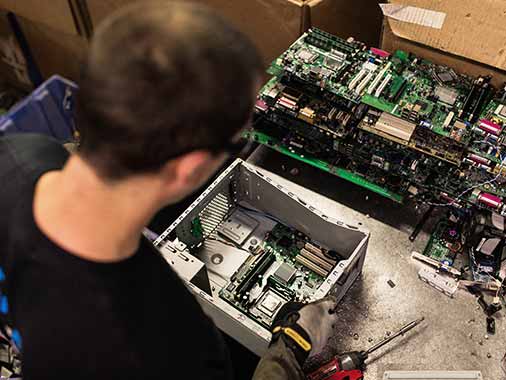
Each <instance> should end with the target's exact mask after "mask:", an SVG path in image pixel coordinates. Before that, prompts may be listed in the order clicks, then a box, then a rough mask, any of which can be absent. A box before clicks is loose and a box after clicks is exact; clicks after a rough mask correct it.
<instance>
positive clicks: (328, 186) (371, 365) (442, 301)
mask: <svg viewBox="0 0 506 380" xmlns="http://www.w3.org/2000/svg"><path fill="white" fill-rule="evenodd" d="M248 162H251V163H253V164H255V165H257V166H259V167H261V168H263V169H266V170H267V171H269V172H270V173H273V174H274V175H275V178H276V180H279V181H280V183H281V184H283V182H286V181H287V180H289V181H291V182H294V183H296V184H297V185H300V186H302V187H304V189H301V191H302V192H303V194H304V196H305V201H309V202H311V201H312V200H314V201H315V204H313V206H314V207H316V208H318V209H320V210H330V209H333V210H335V211H336V213H337V215H339V217H340V219H341V220H343V221H346V222H348V223H350V224H354V225H358V224H362V225H363V226H364V227H365V228H367V229H368V230H369V231H370V233H371V236H370V241H369V248H368V253H367V256H366V260H365V265H364V269H363V273H362V275H361V277H360V278H359V279H358V280H357V282H356V283H355V284H354V285H353V287H352V288H351V290H350V291H349V292H348V294H347V295H346V296H345V298H344V299H343V301H342V302H341V303H340V307H339V320H340V322H339V323H338V325H337V326H336V330H335V336H334V338H333V339H332V340H331V341H330V343H329V346H328V347H327V349H326V351H325V352H324V353H323V354H322V355H321V356H320V357H318V358H315V359H313V360H311V361H310V363H309V367H313V366H314V365H316V364H318V363H322V362H323V361H324V360H327V359H329V358H330V357H331V355H333V354H334V355H335V354H337V353H340V352H344V351H349V350H362V349H366V348H368V347H369V346H371V345H372V344H374V343H375V342H377V341H378V340H380V339H382V338H384V337H385V336H386V335H387V334H389V332H393V331H395V330H397V329H398V328H400V327H402V326H403V325H404V324H406V323H408V322H410V321H412V320H414V319H417V318H419V317H420V316H424V317H425V321H424V322H423V323H422V325H420V326H418V327H416V328H415V329H414V330H412V331H411V332H409V333H407V334H406V335H405V336H404V337H400V338H398V339H397V340H394V341H393V342H392V343H391V344H390V345H388V346H386V347H383V348H382V349H381V350H379V351H378V352H377V353H376V354H373V355H371V358H370V359H369V361H368V366H367V370H366V373H365V379H366V380H367V379H371V380H375V379H378V380H379V379H382V377H383V372H384V371H385V370H448V371H456V370H461V371H462V370H480V371H481V373H482V375H483V378H484V379H490V380H499V379H506V375H505V374H504V373H503V371H502V370H501V366H500V360H501V359H502V357H503V355H504V354H505V352H506V341H505V339H504V338H505V336H506V335H505V328H506V323H505V322H504V310H501V311H499V312H498V313H497V314H496V315H495V318H496V333H495V335H491V336H488V335H487V333H486V322H485V314H484V313H483V311H482V309H481V308H480V307H479V306H478V304H477V302H476V299H475V297H474V296H472V295H470V294H469V293H467V292H465V291H463V290H458V291H457V293H456V294H455V297H454V298H449V297H447V296H446V295H444V294H443V293H440V292H438V291H437V290H435V289H433V288H432V287H430V286H429V285H427V284H425V283H423V282H422V281H421V280H419V279H418V274H417V273H418V270H419V268H420V265H422V264H419V263H416V262H415V261H414V260H413V259H411V257H410V256H411V252H412V251H413V250H416V251H418V252H421V251H422V250H423V248H424V246H425V244H426V243H427V239H428V233H427V229H430V227H431V225H433V223H434V220H435V217H436V216H433V217H431V219H429V221H428V223H427V224H426V227H425V229H424V230H423V231H422V232H421V233H420V235H419V237H418V238H417V239H416V240H415V241H414V242H413V243H412V242H410V241H409V239H408V236H409V234H410V233H411V231H412V229H413V227H414V226H415V224H416V222H417V221H418V219H419V218H420V216H421V215H420V214H421V211H417V210H415V209H414V208H413V207H411V208H410V207H406V206H402V205H399V204H396V203H394V202H392V201H390V200H388V199H386V198H383V197H381V196H379V195H376V194H374V193H372V192H370V191H368V190H366V189H362V188H360V187H359V186H356V185H353V184H351V183H349V182H347V181H344V180H341V179H339V178H337V177H335V176H332V175H330V174H328V173H325V172H322V171H320V170H318V169H315V168H312V167H310V166H309V165H306V164H304V163H302V162H299V161H296V160H293V159H291V158H289V157H286V156H283V155H281V154H278V153H276V152H274V151H272V150H270V149H268V148H266V147H259V148H257V149H256V150H255V151H254V152H253V154H252V155H251V156H250V158H249V159H248ZM313 191H314V192H317V193H319V194H322V195H324V197H315V194H314V192H313ZM388 280H392V281H393V282H394V283H395V287H393V288H392V287H391V286H390V285H389V284H388V283H387V281H388Z"/></svg>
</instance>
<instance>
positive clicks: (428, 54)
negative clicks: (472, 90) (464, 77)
mask: <svg viewBox="0 0 506 380" xmlns="http://www.w3.org/2000/svg"><path fill="white" fill-rule="evenodd" d="M389 6H390V7H392V6H393V7H394V8H393V9H390V10H391V11H392V12H390V13H388V12H387V15H388V14H390V16H389V17H386V18H385V22H384V26H383V33H382V47H383V48H384V49H385V50H389V51H392V50H396V49H402V50H406V51H410V52H413V53H414V54H417V55H419V56H422V57H424V58H427V59H430V60H432V61H434V62H436V63H440V64H445V65H448V66H451V67H454V68H455V69H457V70H459V71H461V72H464V73H467V74H470V75H475V76H476V75H482V74H491V75H494V77H495V78H494V84H496V85H498V84H500V82H503V81H504V80H505V79H506V77H505V73H506V72H505V71H504V69H506V45H505V43H504V41H506V29H505V28H504V15H505V14H506V2H504V1H495V0H466V1H460V0H445V1H439V0H391V4H389Z"/></svg>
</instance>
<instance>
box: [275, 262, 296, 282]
mask: <svg viewBox="0 0 506 380" xmlns="http://www.w3.org/2000/svg"><path fill="white" fill-rule="evenodd" d="M295 273H297V269H295V268H294V267H292V266H291V265H290V264H287V263H282V264H281V265H280V266H279V268H278V269H277V270H276V272H274V275H273V276H274V277H275V278H276V279H277V280H278V281H279V282H281V283H283V284H289V283H290V281H291V280H292V278H293V276H294V275H295Z"/></svg>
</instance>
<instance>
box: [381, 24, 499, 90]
mask: <svg viewBox="0 0 506 380" xmlns="http://www.w3.org/2000/svg"><path fill="white" fill-rule="evenodd" d="M381 48H382V49H384V50H386V51H389V52H393V51H395V50H404V51H407V52H411V53H413V54H415V55H416V56H419V57H422V58H425V59H428V60H430V61H432V62H434V63H437V64H440V65H445V66H449V67H452V68H454V69H455V70H457V71H458V72H461V73H464V74H468V75H471V76H473V77H477V76H480V75H492V84H493V85H494V86H496V87H499V86H502V85H503V84H504V82H506V72H505V71H504V70H500V69H498V68H495V67H493V66H490V65H485V64H483V63H479V62H476V61H473V60H470V59H468V58H465V57H459V56H457V55H454V54H451V53H445V52H443V51H441V50H438V49H435V48H433V47H430V46H427V45H422V44H420V43H418V42H414V41H410V40H408V39H405V38H401V37H399V36H397V35H396V34H395V33H394V31H393V30H392V28H391V27H390V24H389V23H388V21H385V22H384V23H383V31H382V36H381Z"/></svg>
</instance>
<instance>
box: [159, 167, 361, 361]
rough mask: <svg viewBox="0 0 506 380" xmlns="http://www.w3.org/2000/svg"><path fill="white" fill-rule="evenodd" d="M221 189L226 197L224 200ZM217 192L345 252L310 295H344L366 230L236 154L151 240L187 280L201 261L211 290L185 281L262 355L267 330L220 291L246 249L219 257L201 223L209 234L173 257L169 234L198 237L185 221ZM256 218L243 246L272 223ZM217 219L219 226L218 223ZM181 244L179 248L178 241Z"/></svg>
mask: <svg viewBox="0 0 506 380" xmlns="http://www.w3.org/2000/svg"><path fill="white" fill-rule="evenodd" d="M224 194H225V197H226V199H227V201H226V202H225V201H223V196H224ZM217 197H221V198H222V200H220V202H221V203H222V204H224V203H227V204H228V202H229V201H230V202H231V203H234V202H240V203H241V204H243V205H245V206H248V207H253V208H256V209H259V210H261V211H264V212H266V213H268V214H269V215H271V216H273V217H275V218H277V219H279V220H281V221H282V222H284V223H285V224H287V225H289V226H292V227H294V228H296V229H298V230H300V231H301V232H303V233H305V234H306V235H308V236H309V237H310V238H311V239H313V240H315V241H317V242H318V243H321V244H322V245H323V246H325V247H326V248H328V249H333V250H336V251H337V252H339V253H340V254H341V255H342V256H344V257H346V259H345V260H342V261H340V262H339V263H338V265H336V266H335V267H334V268H333V269H332V270H331V272H330V273H329V275H328V276H327V277H326V278H325V281H323V283H322V284H321V285H320V286H319V287H318V289H317V290H316V291H315V293H314V294H313V296H312V299H313V300H316V299H320V298H322V297H324V296H326V295H328V294H330V293H332V294H335V295H336V296H337V297H338V299H340V298H341V297H343V296H344V294H345V293H346V291H347V290H348V289H349V288H350V287H351V285H352V284H353V282H354V281H355V280H356V278H357V277H358V275H359V274H360V271H361V269H362V266H363V263H364V258H365V253H366V250H367V244H368V238H369V234H368V232H367V231H365V230H362V229H359V228H356V227H352V226H349V225H347V224H345V223H343V222H340V221H338V218H337V217H336V216H337V215H335V214H332V213H331V212H327V213H326V214H324V213H322V212H321V211H319V210H318V209H317V208H316V207H314V206H313V205H312V203H311V202H308V201H304V199H303V197H302V196H301V195H300V194H299V191H298V190H297V189H296V188H294V189H291V185H290V184H289V183H288V184H284V186H281V185H280V184H278V183H276V181H274V180H273V179H272V178H271V177H269V176H268V175H267V173H266V172H264V171H263V170H262V169H260V168H258V167H255V166H254V165H250V164H246V163H244V162H243V161H241V160H236V161H235V162H234V163H233V164H232V165H231V166H230V167H229V168H228V169H227V170H225V171H224V172H223V173H222V174H221V175H220V176H219V177H218V178H217V179H216V180H215V181H214V182H213V183H212V184H211V186H210V187H209V188H208V189H206V190H205V191H204V192H203V193H202V194H201V195H200V196H199V197H198V198H197V199H196V200H195V202H193V203H192V205H191V206H190V207H189V208H188V209H187V210H186V211H184V212H183V214H182V215H181V216H180V217H179V218H178V219H176V221H174V223H172V224H171V225H170V226H169V227H168V228H167V229H166V230H165V231H164V233H163V234H162V235H160V237H159V238H158V239H157V240H156V241H155V245H156V246H157V247H158V248H159V249H160V250H161V251H162V253H163V254H164V256H165V257H166V259H167V261H168V262H169V264H171V265H172V266H173V268H174V269H175V270H176V271H177V272H178V273H183V274H184V275H182V277H183V278H184V279H185V280H186V281H188V279H189V278H191V274H192V273H196V270H197V269H198V268H197V263H198V264H199V265H200V267H201V263H204V264H205V265H206V268H207V270H208V275H209V279H210V285H211V290H212V295H209V294H207V293H206V292H204V291H203V290H202V289H199V288H198V287H197V286H196V285H195V284H192V283H189V282H187V286H188V287H189V288H190V289H191V290H192V292H193V293H194V294H195V295H196V297H197V299H198V300H199V302H200V303H201V305H202V307H203V309H204V310H205V311H206V313H208V314H209V315H210V316H211V317H212V318H213V320H214V321H215V323H216V324H217V326H218V327H219V328H220V329H222V330H223V331H224V332H225V333H227V334H229V335H230V336H232V337H233V338H235V339H236V340H237V341H239V342H241V343H242V344H243V345H245V346H246V347H247V348H249V349H250V350H251V351H253V352H255V353H257V354H259V355H260V354H262V353H263V352H265V350H266V348H267V346H268V342H269V340H270V332H269V331H268V330H267V329H265V328H264V327H262V326H261V325H260V324H258V323H257V322H256V321H254V320H253V319H251V318H250V317H248V316H247V315H245V314H243V313H242V312H241V311H239V310H238V309H236V308H235V307H233V306H231V305H230V304H228V303H227V302H226V301H224V300H223V299H221V298H220V297H219V291H220V290H221V289H222V288H223V287H224V286H225V284H226V280H227V279H228V278H229V277H230V276H231V274H232V273H233V272H234V271H235V269H236V268H237V267H238V266H239V265H240V263H241V261H243V260H244V259H245V258H246V256H245V255H244V254H241V255H236V253H237V252H239V251H238V250H237V248H234V247H226V248H225V247H223V249H222V250H220V252H221V253H220V254H221V255H222V256H223V260H222V262H220V263H217V261H216V258H217V257H216V254H217V252H218V251H217V250H216V246H214V248H213V244H214V243H217V242H216V241H214V240H213V239H214V238H215V237H216V236H217V232H216V231H217V230H214V229H213V227H211V228H210V229H209V230H206V226H203V227H204V234H205V236H210V237H211V240H208V241H207V242H204V244H203V245H202V246H201V247H200V248H199V250H198V251H196V252H195V253H194V255H195V256H193V255H192V254H190V253H189V251H187V250H186V251H185V252H183V255H184V257H190V258H191V259H190V260H186V261H185V260H184V259H182V260H174V258H178V256H177V254H178V253H179V252H174V248H173V247H174V246H175V245H177V244H175V243H176V242H177V240H176V241H172V240H171V239H174V236H175V235H174V233H175V232H177V236H178V237H181V236H183V239H184V241H185V242H186V243H189V244H192V243H193V241H195V242H196V243H197V242H198V241H197V240H194V237H192V236H191V232H190V229H189V228H188V226H189V225H190V224H191V221H192V220H193V219H194V218H196V217H197V216H199V215H200V216H202V214H201V212H202V211H203V210H205V209H206V207H214V206H213V201H215V199H216V198H217ZM269 204H270V205H271V207H269ZM232 206H233V205H232ZM209 216H210V218H211V219H212V218H213V217H215V215H213V213H209ZM224 217H225V215H224V214H223V215H221V214H220V215H218V217H217V220H216V221H214V220H212V221H211V222H212V223H215V222H220V220H221V219H223V218H224ZM259 219H260V220H261V219H264V220H261V222H260V224H259V226H258V227H257V228H256V229H255V230H254V231H253V232H252V234H251V236H250V237H248V238H247V239H245V241H244V244H243V247H244V248H247V247H248V246H249V245H250V244H251V242H252V240H259V241H261V240H263V237H264V236H265V232H267V231H270V229H272V227H273V226H274V225H275V222H273V221H272V220H270V219H269V218H265V217H260V216H259ZM215 224H216V226H217V225H218V224H219V223H215ZM179 248H181V246H180V245H179ZM234 251H235V252H234ZM240 252H244V251H240ZM229 254H233V255H235V256H237V257H235V258H234V259H233V260H228V258H226V257H225V256H226V255H229ZM239 256H240V257H239ZM218 261H220V260H218ZM185 263H187V264H188V265H190V264H191V266H192V268H181V266H184V265H185Z"/></svg>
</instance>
